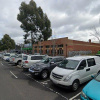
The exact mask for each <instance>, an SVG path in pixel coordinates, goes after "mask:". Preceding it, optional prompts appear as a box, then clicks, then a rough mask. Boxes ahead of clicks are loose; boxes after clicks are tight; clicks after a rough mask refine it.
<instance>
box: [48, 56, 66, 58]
mask: <svg viewBox="0 0 100 100" xmlns="http://www.w3.org/2000/svg"><path fill="white" fill-rule="evenodd" d="M48 57H49V58H64V56H54V57H52V56H48Z"/></svg>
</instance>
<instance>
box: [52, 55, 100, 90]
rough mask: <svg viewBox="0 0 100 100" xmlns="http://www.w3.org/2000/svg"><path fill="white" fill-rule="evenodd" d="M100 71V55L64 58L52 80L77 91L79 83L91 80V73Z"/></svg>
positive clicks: (53, 73) (54, 71)
mask: <svg viewBox="0 0 100 100" xmlns="http://www.w3.org/2000/svg"><path fill="white" fill-rule="evenodd" d="M99 72H100V57H97V56H76V57H69V58H66V59H65V60H63V61H62V62H61V63H60V64H59V65H58V66H57V67H56V68H54V69H53V71H52V72H51V75H50V79H51V81H52V82H53V83H54V84H56V85H58V86H62V87H66V88H69V87H71V89H72V90H73V91H76V90H77V89H78V88H79V85H80V84H82V83H84V82H86V81H89V80H90V79H91V75H92V74H93V75H95V74H97V73H99Z"/></svg>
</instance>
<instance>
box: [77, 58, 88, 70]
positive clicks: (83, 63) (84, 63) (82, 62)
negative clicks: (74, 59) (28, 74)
mask: <svg viewBox="0 0 100 100" xmlns="http://www.w3.org/2000/svg"><path fill="white" fill-rule="evenodd" d="M81 67H83V68H85V67H86V60H83V61H81V63H80V65H79V67H78V70H79V69H81Z"/></svg>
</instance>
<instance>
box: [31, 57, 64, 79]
mask: <svg viewBox="0 0 100 100" xmlns="http://www.w3.org/2000/svg"><path fill="white" fill-rule="evenodd" d="M63 59H64V57H63V56H55V57H49V56H48V57H45V58H44V59H43V60H41V61H40V62H37V63H35V64H33V65H31V66H30V68H29V72H30V73H31V74H32V76H41V78H42V79H46V78H47V77H48V76H49V75H50V72H51V71H52V70H53V69H54V68H55V67H56V66H57V65H58V64H59V63H61V61H62V60H63Z"/></svg>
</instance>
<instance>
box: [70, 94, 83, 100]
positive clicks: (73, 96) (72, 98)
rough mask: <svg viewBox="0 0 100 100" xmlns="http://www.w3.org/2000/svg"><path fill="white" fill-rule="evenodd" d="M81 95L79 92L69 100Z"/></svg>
mask: <svg viewBox="0 0 100 100" xmlns="http://www.w3.org/2000/svg"><path fill="white" fill-rule="evenodd" d="M80 94H81V92H79V93H78V94H77V95H75V96H73V97H72V98H70V99H69V100H73V99H75V98H76V97H77V96H79V95H80ZM79 100H80V99H79Z"/></svg>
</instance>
